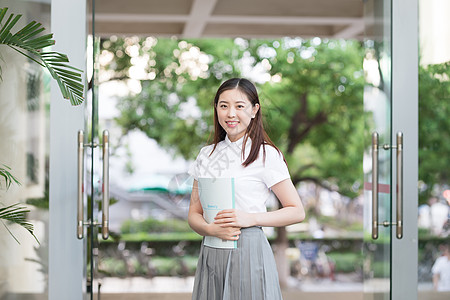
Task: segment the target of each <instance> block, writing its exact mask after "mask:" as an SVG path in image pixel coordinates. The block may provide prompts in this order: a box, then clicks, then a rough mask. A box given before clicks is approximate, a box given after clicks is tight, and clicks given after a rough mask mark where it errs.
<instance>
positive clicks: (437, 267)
mask: <svg viewBox="0 0 450 300" xmlns="http://www.w3.org/2000/svg"><path fill="white" fill-rule="evenodd" d="M441 265H442V264H441V257H438V258H437V259H436V261H435V263H434V265H433V267H432V268H431V273H432V274H439V273H441Z"/></svg>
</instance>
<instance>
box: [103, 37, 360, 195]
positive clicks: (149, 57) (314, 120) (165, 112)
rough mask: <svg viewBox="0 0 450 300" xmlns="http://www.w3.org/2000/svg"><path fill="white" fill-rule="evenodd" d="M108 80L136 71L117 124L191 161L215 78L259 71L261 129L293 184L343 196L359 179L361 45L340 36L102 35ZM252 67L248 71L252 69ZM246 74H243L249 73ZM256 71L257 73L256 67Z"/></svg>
mask: <svg viewBox="0 0 450 300" xmlns="http://www.w3.org/2000/svg"><path fill="white" fill-rule="evenodd" d="M102 47H103V48H102V49H103V50H102V55H103V56H104V57H109V60H105V61H106V62H105V63H104V64H103V68H104V70H105V72H106V73H107V74H109V77H110V79H111V80H112V79H117V80H128V78H129V77H130V76H131V77H133V74H137V73H139V72H137V70H136V68H137V67H140V68H141V71H142V72H140V77H138V79H139V81H140V83H141V87H142V91H141V92H140V93H136V94H130V95H129V96H128V97H125V98H123V99H120V102H119V109H120V111H121V115H120V116H119V117H118V118H117V120H116V121H117V123H118V124H119V125H120V126H121V127H122V128H123V132H124V134H126V133H127V132H129V131H131V130H134V129H138V130H141V131H142V132H144V133H145V134H146V135H147V136H148V137H150V138H153V139H155V140H156V141H157V142H158V143H159V144H160V145H161V146H162V147H165V148H167V149H171V150H173V151H175V152H176V154H179V155H182V156H183V157H185V158H189V159H191V158H194V157H195V156H196V154H197V153H198V150H199V148H200V147H201V146H202V145H204V144H205V142H206V141H207V140H208V137H209V135H210V132H211V130H212V113H213V107H212V101H213V98H214V94H215V91H216V90H217V88H218V86H219V85H220V83H221V82H222V81H224V80H225V79H228V78H231V77H235V76H246V77H248V76H253V78H257V80H256V81H258V89H259V92H260V97H261V101H262V113H263V116H264V118H265V121H266V122H265V124H266V129H267V131H268V133H269V135H270V136H271V138H272V139H273V140H274V142H275V143H276V144H277V145H278V146H280V148H281V150H282V151H283V153H284V154H285V156H286V159H287V161H288V164H289V168H290V172H291V175H292V177H293V181H294V182H295V183H299V182H301V181H305V180H310V181H314V182H316V183H317V184H319V185H322V186H325V187H326V188H329V189H333V190H338V191H339V192H340V193H342V194H344V195H348V196H351V197H352V196H355V195H356V194H357V193H358V190H359V186H360V180H361V179H362V153H363V144H362V141H361V138H360V137H361V136H362V131H363V101H362V98H363V96H362V95H363V84H364V80H363V76H362V75H363V74H362V57H363V50H362V47H361V45H360V43H358V42H354V41H342V40H320V39H318V38H316V39H313V40H302V39H299V38H297V39H290V38H285V39H280V40H275V41H274V40H270V41H269V40H244V39H235V40H232V39H220V40H210V39H203V40H179V39H175V38H173V39H155V38H147V39H138V38H125V39H118V38H115V37H113V38H112V39H109V40H105V41H103V42H102ZM252 70H253V71H252ZM252 72H253V75H249V74H252ZM255 72H259V75H258V76H255V75H254V73H255Z"/></svg>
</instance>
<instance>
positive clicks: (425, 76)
mask: <svg viewBox="0 0 450 300" xmlns="http://www.w3.org/2000/svg"><path fill="white" fill-rule="evenodd" d="M449 115H450V62H446V63H442V64H435V65H428V66H420V67H419V180H420V181H421V182H422V183H423V184H424V188H422V189H421V193H420V194H419V201H420V202H421V203H425V202H426V201H427V200H428V198H429V197H430V196H437V195H433V192H434V191H433V189H434V187H436V186H442V185H445V184H447V185H448V184H449V182H450V170H449V168H448V166H449V165H450V130H449V128H450V118H449Z"/></svg>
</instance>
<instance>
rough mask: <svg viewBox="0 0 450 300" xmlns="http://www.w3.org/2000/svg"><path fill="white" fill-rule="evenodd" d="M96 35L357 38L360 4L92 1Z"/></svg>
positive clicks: (332, 0)
mask: <svg viewBox="0 0 450 300" xmlns="http://www.w3.org/2000/svg"><path fill="white" fill-rule="evenodd" d="M95 3H96V7H95V12H96V14H95V21H96V22H95V31H96V34H97V35H100V36H111V35H119V36H124V35H138V36H177V37H181V38H223V37H243V38H278V37H284V36H299V37H303V38H310V37H316V36H319V37H324V38H325V37H327V38H343V39H352V38H356V39H361V38H362V36H363V31H364V20H363V1H362V0H164V1H162V0H96V1H95Z"/></svg>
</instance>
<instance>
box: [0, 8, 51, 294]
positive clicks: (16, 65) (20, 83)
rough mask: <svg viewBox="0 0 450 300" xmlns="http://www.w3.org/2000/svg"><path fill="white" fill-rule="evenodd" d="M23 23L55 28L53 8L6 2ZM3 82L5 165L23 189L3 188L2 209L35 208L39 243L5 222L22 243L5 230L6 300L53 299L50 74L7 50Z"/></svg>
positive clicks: (32, 216) (2, 281)
mask: <svg viewBox="0 0 450 300" xmlns="http://www.w3.org/2000/svg"><path fill="white" fill-rule="evenodd" d="M2 4H3V5H4V6H6V7H9V11H8V12H11V13H14V14H22V15H23V16H24V17H23V18H22V19H21V22H22V23H23V24H17V27H18V28H19V27H21V26H24V25H26V24H25V22H29V21H30V20H37V21H39V22H41V23H42V24H44V27H45V28H49V27H50V26H49V16H50V5H49V4H48V3H39V2H36V1H34V2H31V1H30V2H28V1H20V2H17V1H9V0H5V1H2ZM0 63H1V64H2V71H3V73H2V78H3V81H1V82H0V123H1V126H0V140H1V141H2V142H1V143H0V153H1V157H0V164H5V165H7V166H9V167H10V168H11V173H12V174H13V175H14V177H16V178H17V179H18V181H19V182H20V185H15V184H13V185H12V186H11V188H10V189H9V190H7V191H5V190H4V188H5V187H4V185H3V182H2V183H1V184H0V203H1V204H0V205H1V206H4V205H10V204H13V203H21V204H22V205H25V206H27V207H28V208H29V209H30V213H28V216H27V221H28V222H30V223H32V224H33V225H34V233H35V235H36V237H37V238H38V239H39V243H38V242H37V241H36V240H35V239H34V238H33V237H32V236H31V235H30V234H29V233H28V232H27V231H26V230H25V229H23V228H22V227H19V226H17V225H11V224H8V223H5V225H6V226H7V227H8V229H9V230H11V232H12V234H14V236H15V237H16V238H17V239H18V240H19V242H20V244H18V243H17V242H16V241H15V240H14V239H13V237H12V236H11V235H10V234H9V233H8V231H7V229H6V227H4V226H0V227H1V228H0V249H1V251H0V298H2V299H18V300H20V299H30V298H33V299H35V298H36V297H42V298H43V299H44V298H46V297H47V290H48V204H49V203H48V188H49V186H48V159H49V158H48V153H49V144H48V136H49V132H48V130H49V127H48V123H49V102H50V94H49V91H50V75H49V74H47V73H45V72H44V70H43V68H41V67H40V66H38V65H37V64H36V63H35V62H33V61H31V60H29V59H27V58H26V57H24V56H23V55H21V54H19V53H17V52H16V51H13V50H12V49H9V48H7V47H2V49H1V62H0Z"/></svg>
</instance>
